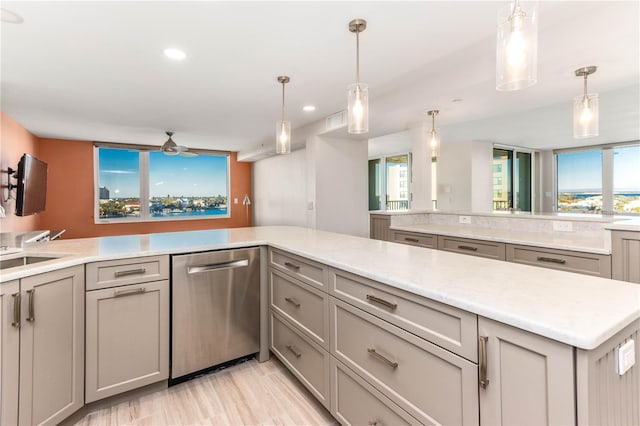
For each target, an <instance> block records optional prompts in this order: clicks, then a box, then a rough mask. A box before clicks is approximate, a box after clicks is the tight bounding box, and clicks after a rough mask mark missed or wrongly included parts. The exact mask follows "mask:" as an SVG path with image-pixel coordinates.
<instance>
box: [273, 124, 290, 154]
mask: <svg viewBox="0 0 640 426" xmlns="http://www.w3.org/2000/svg"><path fill="white" fill-rule="evenodd" d="M290 152H291V122H290V121H278V122H277V123H276V154H288V153H290Z"/></svg>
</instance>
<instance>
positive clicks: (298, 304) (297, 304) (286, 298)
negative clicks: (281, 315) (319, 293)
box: [284, 297, 300, 308]
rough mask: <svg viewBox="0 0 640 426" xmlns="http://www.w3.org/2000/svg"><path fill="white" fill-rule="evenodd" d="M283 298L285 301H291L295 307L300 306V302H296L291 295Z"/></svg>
mask: <svg viewBox="0 0 640 426" xmlns="http://www.w3.org/2000/svg"><path fill="white" fill-rule="evenodd" d="M284 300H286V301H287V302H289V303H291V304H292V305H293V306H295V307H296V308H299V307H300V302H298V301H297V300H296V299H294V298H292V297H285V298H284Z"/></svg>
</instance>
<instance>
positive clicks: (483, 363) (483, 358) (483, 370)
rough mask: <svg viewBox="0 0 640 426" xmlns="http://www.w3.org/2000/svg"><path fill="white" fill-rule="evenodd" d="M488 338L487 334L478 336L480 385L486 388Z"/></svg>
mask: <svg viewBox="0 0 640 426" xmlns="http://www.w3.org/2000/svg"><path fill="white" fill-rule="evenodd" d="M488 340H489V338H488V337H487V336H479V337H478V343H479V344H480V377H479V379H480V380H479V382H480V387H481V388H482V389H486V388H487V386H489V379H488V378H487V342H488Z"/></svg>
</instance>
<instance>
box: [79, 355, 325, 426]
mask: <svg viewBox="0 0 640 426" xmlns="http://www.w3.org/2000/svg"><path fill="white" fill-rule="evenodd" d="M337 424H338V423H337V422H336V421H335V419H333V417H331V415H330V414H329V412H328V411H327V410H326V409H325V408H324V407H323V406H322V405H321V404H320V403H319V402H318V401H316V400H315V398H313V396H311V394H310V393H309V392H308V391H307V390H306V389H305V388H304V387H303V386H302V385H301V384H300V383H299V382H298V380H297V379H296V378H295V377H293V375H291V373H289V371H287V370H286V369H285V368H284V367H283V366H282V364H281V363H280V362H279V361H278V360H277V359H275V358H274V357H272V359H271V360H269V361H267V362H265V363H262V364H260V363H258V362H257V361H256V360H255V359H252V360H250V361H247V362H244V363H242V364H238V365H235V366H233V367H229V368H227V369H224V370H221V371H217V372H214V373H210V374H208V375H206V376H202V377H198V378H197V379H193V380H190V381H188V382H184V383H181V384H179V385H176V386H172V387H170V388H168V389H166V390H162V391H159V392H155V393H152V394H149V395H145V396H142V397H139V398H135V399H132V400H130V401H126V402H121V403H119V404H116V405H113V406H111V407H107V408H102V409H98V410H97V411H93V412H89V413H87V414H86V415H85V416H84V417H83V418H81V419H79V420H78V421H77V422H76V423H75V425H77V426H98V425H99V426H103V425H105V426H106V425H109V426H120V425H136V426H138V425H140V426H142V425H149V426H162V425H233V426H237V425H337Z"/></svg>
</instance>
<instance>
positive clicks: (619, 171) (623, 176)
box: [558, 146, 640, 192]
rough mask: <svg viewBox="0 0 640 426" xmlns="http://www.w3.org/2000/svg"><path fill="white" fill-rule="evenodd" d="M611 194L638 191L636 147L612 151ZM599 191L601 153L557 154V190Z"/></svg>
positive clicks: (639, 153) (639, 166)
mask: <svg viewBox="0 0 640 426" xmlns="http://www.w3.org/2000/svg"><path fill="white" fill-rule="evenodd" d="M613 163H614V165H613V170H614V177H613V182H614V192H620V191H622V192H624V191H631V190H634V191H640V146H630V147H623V148H617V149H614V157H613ZM581 190H597V191H601V190H602V151H601V150H593V151H580V152H571V153H565V154H559V155H558V191H560V192H566V191H581Z"/></svg>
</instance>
